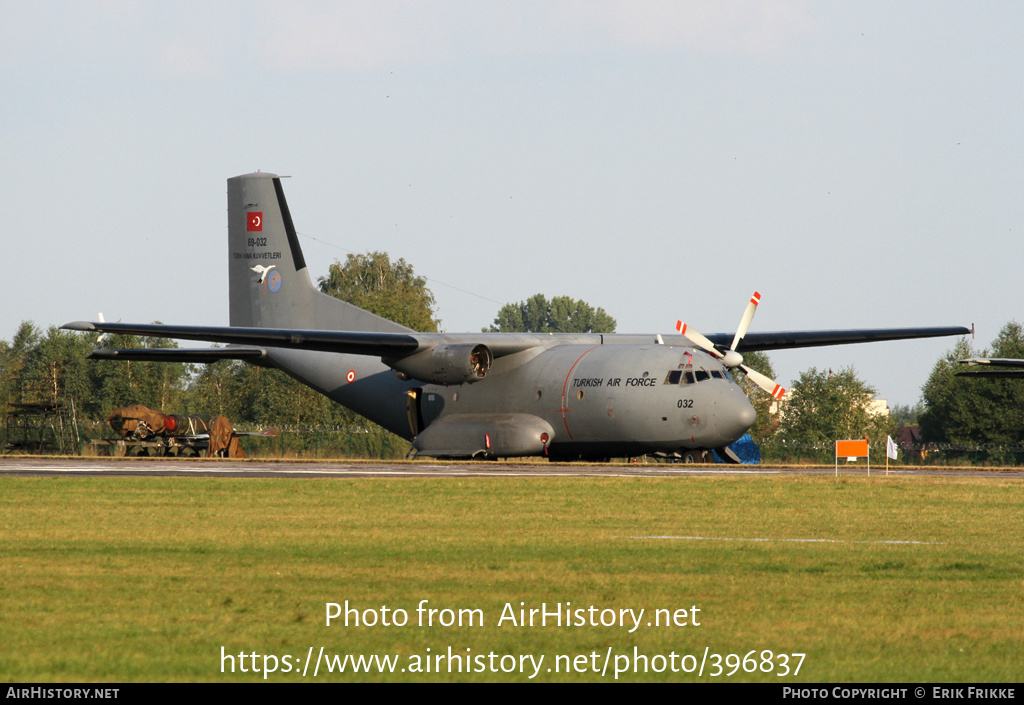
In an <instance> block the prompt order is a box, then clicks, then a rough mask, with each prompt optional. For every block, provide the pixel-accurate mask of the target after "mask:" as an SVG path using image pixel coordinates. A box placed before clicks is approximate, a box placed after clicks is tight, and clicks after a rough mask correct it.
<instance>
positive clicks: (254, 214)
mask: <svg viewBox="0 0 1024 705" xmlns="http://www.w3.org/2000/svg"><path fill="white" fill-rule="evenodd" d="M228 281H229V296H230V310H231V319H230V320H231V325H233V326H246V327H260V328H310V329H320V330H360V331H405V330H408V329H407V328H405V327H404V326H400V325H398V324H397V323H393V322H391V321H388V320H386V319H384V318H380V317H379V316H375V315H374V314H372V313H369V312H368V311H364V310H363V309H361V308H358V307H356V306H353V305H352V304H349V303H346V302H344V301H341V300H339V299H336V298H334V297H332V296H327V295H326V294H323V293H322V292H320V291H319V290H318V289H317V288H316V287H314V286H313V283H312V281H311V280H310V277H309V271H308V270H307V269H306V261H305V259H304V258H303V256H302V248H300V247H299V239H298V236H297V235H296V232H295V226H294V224H293V223H292V217H291V213H290V212H289V210H288V203H287V201H285V197H284V189H283V188H282V187H281V179H280V177H278V176H277V175H275V174H267V173H262V172H259V173H255V174H245V175H244V176H236V177H234V178H231V179H228Z"/></svg>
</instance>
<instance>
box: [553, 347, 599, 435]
mask: <svg viewBox="0 0 1024 705" xmlns="http://www.w3.org/2000/svg"><path fill="white" fill-rule="evenodd" d="M596 349H597V347H596V346H595V347H593V348H590V350H587V352H585V353H583V354H582V355H580V356H579V357H578V358H576V362H574V363H572V367H570V368H569V373H568V374H567V375H565V382H564V383H563V384H562V408H561V409H559V411H561V412H562V423H564V424H565V432H566V433H568V434H569V440H570V441H571V440H573V437H572V431H570V430H569V420H568V419H567V418H565V412H567V411H571V409H569V408H567V407H566V405H565V390H566V389H568V388H569V378H570V377H571V376H572V371H573V370H575V369H576V365H578V364H580V360H582V359H583V358H584V357H586V356H587V355H588V354H589V353H591V352H593V351H594V350H596Z"/></svg>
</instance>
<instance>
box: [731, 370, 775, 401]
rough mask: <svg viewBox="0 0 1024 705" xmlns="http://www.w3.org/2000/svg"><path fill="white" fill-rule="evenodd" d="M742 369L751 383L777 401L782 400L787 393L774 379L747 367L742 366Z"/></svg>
mask: <svg viewBox="0 0 1024 705" xmlns="http://www.w3.org/2000/svg"><path fill="white" fill-rule="evenodd" d="M740 369H741V370H743V371H744V372H746V373H747V377H748V378H749V379H750V381H751V382H753V383H754V384H756V385H757V386H758V387H760V388H761V389H763V390H764V391H766V392H768V393H769V394H771V395H772V396H773V397H775V398H776V399H781V398H782V395H784V394H785V393H786V390H785V389H784V388H783V387H782V386H780V385H778V384H776V383H775V380H774V379H771V378H770V377H768V376H766V375H763V374H761V373H760V372H758V371H757V370H754V369H751V368H749V367H747V366H746V365H740Z"/></svg>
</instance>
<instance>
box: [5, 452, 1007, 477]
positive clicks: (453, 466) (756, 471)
mask: <svg viewBox="0 0 1024 705" xmlns="http://www.w3.org/2000/svg"><path fill="white" fill-rule="evenodd" d="M834 473H835V467H834V466H832V465H821V466H813V467H811V466H807V467H803V466H802V467H799V468H791V467H768V466H758V465H743V466H735V465H717V466H707V465H703V466H701V465H666V464H655V463H634V464H632V465H598V464H589V463H564V464H561V463H551V464H546V463H514V462H504V461H498V462H457V463H442V462H425V461H422V460H420V461H414V462H374V461H360V462H347V461H321V462H315V461H262V460H217V459H210V460H207V459H205V458H192V459H180V458H28V457H7V458H0V475H7V476H12V475H34V476H39V475H99V476H103V475H106V476H112V475H137V476H146V475H149V476H160V475H166V476H172V477H186V476H196V477H335V478H342V477H348V478H357V477H437V478H446V477H686V476H695V475H698V476H699V475H703V476H711V475H721V476H736V475H740V476H743V475H747V476H751V475H832V474H834ZM839 473H840V474H841V475H843V476H847V477H857V476H866V475H867V468H866V467H865V466H864V465H859V466H857V467H851V466H844V465H843V464H840V466H839ZM871 475H872V476H873V477H877V476H884V475H885V465H884V464H883V465H881V466H877V467H875V466H872V468H871ZM889 475H890V477H891V476H902V477H913V476H936V477H937V476H947V477H949V476H959V477H978V478H991V479H996V478H1001V479H1007V478H1012V479H1019V480H1022V481H1024V470H1017V469H1004V470H993V469H988V468H986V469H973V468H938V467H929V468H918V467H909V466H901V467H898V468H896V467H893V468H890V470H889Z"/></svg>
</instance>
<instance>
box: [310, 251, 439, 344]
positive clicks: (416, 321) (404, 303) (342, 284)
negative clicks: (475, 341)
mask: <svg viewBox="0 0 1024 705" xmlns="http://www.w3.org/2000/svg"><path fill="white" fill-rule="evenodd" d="M317 284H318V285H319V287H320V291H322V292H324V293H325V294H330V295H331V296H334V297H336V298H339V299H341V300H342V301H348V302H349V303H350V304H354V305H356V306H358V307H359V308H362V309H366V310H367V311H369V312H371V313H375V314H377V315H378V316H381V317H383V318H386V319H388V320H389V321H394V322H395V323H399V324H401V325H403V326H405V327H407V328H411V329H413V330H415V331H419V332H421V333H436V332H437V330H438V325H439V321H438V320H437V318H436V314H435V311H434V306H435V302H434V294H433V293H431V291H430V289H428V288H427V280H426V278H424V277H418V276H416V274H415V273H414V272H413V268H412V265H411V264H409V263H407V262H406V261H405V260H404V259H398V260H397V261H395V262H392V261H391V258H390V257H389V256H388V254H387V253H386V252H370V253H367V254H364V255H348V256H347V257H346V258H345V264H342V263H341V262H339V261H337V260H335V261H334V264H332V265H331V266H330V268H329V269H328V272H327V276H326V277H320V278H319V279H317Z"/></svg>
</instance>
